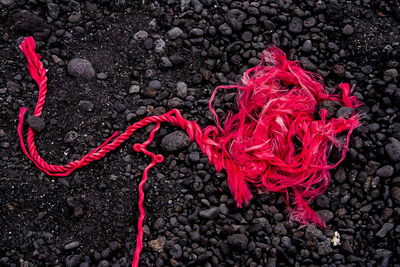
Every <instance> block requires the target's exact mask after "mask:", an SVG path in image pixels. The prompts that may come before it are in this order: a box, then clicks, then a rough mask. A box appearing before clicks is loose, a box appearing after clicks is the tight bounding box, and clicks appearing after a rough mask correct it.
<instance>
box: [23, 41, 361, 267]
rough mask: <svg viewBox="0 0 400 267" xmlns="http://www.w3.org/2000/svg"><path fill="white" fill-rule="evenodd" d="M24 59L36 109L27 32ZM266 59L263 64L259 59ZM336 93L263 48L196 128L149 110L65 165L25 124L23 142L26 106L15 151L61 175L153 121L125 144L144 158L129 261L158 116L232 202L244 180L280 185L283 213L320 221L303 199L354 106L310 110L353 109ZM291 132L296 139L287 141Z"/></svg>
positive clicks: (243, 190)
mask: <svg viewBox="0 0 400 267" xmlns="http://www.w3.org/2000/svg"><path fill="white" fill-rule="evenodd" d="M20 48H21V50H22V52H23V53H24V54H25V56H26V58H27V60H28V70H29V73H30V75H31V76H32V78H33V79H34V80H35V81H36V83H37V84H38V86H39V97H38V101H37V104H36V108H35V112H34V114H33V115H34V116H37V117H40V116H41V114H42V110H43V105H44V103H45V98H46V92H47V78H46V70H45V69H44V68H43V65H42V63H41V62H40V56H39V55H38V54H36V52H35V48H36V46H35V41H34V40H33V38H32V37H27V38H25V39H24V41H23V42H22V43H21V46H20ZM264 62H265V63H267V66H265V64H264ZM339 88H340V89H341V91H342V96H341V97H340V96H339V95H330V94H328V93H327V92H326V90H325V87H324V85H323V82H322V78H320V77H319V76H318V75H316V74H313V73H310V72H307V71H305V70H303V69H302V68H301V67H300V66H299V65H298V63H297V62H294V61H288V60H287V59H286V55H285V54H284V53H283V52H282V51H280V50H279V49H277V48H271V49H269V50H267V51H265V52H264V53H263V56H262V59H261V62H260V64H259V65H258V66H257V67H254V68H251V69H249V70H248V71H246V72H245V74H244V76H243V78H242V81H241V85H230V86H220V87H217V88H216V89H215V91H214V93H213V94H212V96H211V99H210V103H209V108H210V110H211V112H212V113H213V114H214V116H215V118H216V124H217V127H215V126H207V127H206V128H204V129H203V130H202V129H201V128H200V126H199V125H198V124H197V123H196V122H191V121H188V120H186V119H184V118H183V117H182V116H181V114H180V112H179V111H178V110H176V109H173V110H171V111H169V112H167V113H165V114H163V115H159V116H150V117H147V118H145V119H143V120H141V121H139V122H136V123H134V124H132V125H131V126H129V127H128V128H127V130H126V131H125V132H123V133H121V134H119V133H118V132H115V133H114V134H113V135H112V136H111V137H110V138H108V139H107V140H106V141H105V142H104V143H103V144H102V145H100V146H99V147H97V148H96V149H94V150H93V151H91V152H89V153H88V154H86V155H85V156H83V157H82V158H81V159H80V160H75V161H72V162H70V163H67V164H65V165H53V164H49V163H47V162H46V161H45V160H44V159H43V158H41V157H40V155H39V153H38V151H37V148H36V145H35V140H34V131H33V130H32V129H31V128H28V135H27V144H28V149H26V147H25V143H24V139H23V134H22V128H23V124H24V115H25V113H26V111H27V109H26V108H21V110H20V114H19V124H18V135H19V138H20V143H21V147H22V150H23V152H24V153H25V154H26V155H27V157H28V158H29V159H30V160H31V161H33V162H34V164H35V165H36V166H37V167H38V168H39V169H40V170H42V171H43V172H45V173H46V174H48V175H51V176H67V175H69V174H70V173H71V172H73V171H74V170H76V169H78V168H81V167H83V166H86V165H88V164H89V163H90V162H92V161H95V160H99V159H101V158H102V157H104V156H105V155H106V154H107V153H108V152H110V151H112V150H114V149H116V148H117V147H118V146H119V145H121V143H122V142H124V141H125V140H127V139H128V138H129V137H130V136H131V135H132V134H133V133H134V132H135V131H136V130H138V129H141V128H143V127H144V126H146V125H148V124H151V123H155V127H154V128H153V130H152V131H151V133H150V136H149V138H148V140H147V141H145V142H144V143H142V144H135V145H133V149H134V150H135V151H136V152H143V153H144V154H145V155H147V156H150V157H151V158H152V161H151V163H150V164H149V165H148V166H147V167H146V169H145V170H144V173H143V178H142V181H141V182H140V184H139V211H140V216H139V220H138V235H137V242H136V249H135V254H134V259H133V263H132V266H138V264H139V256H140V252H141V250H142V238H143V227H142V224H143V220H144V217H145V211H144V209H143V201H144V193H143V186H144V184H145V182H146V180H147V175H148V172H149V170H150V169H151V168H153V167H154V166H155V165H156V164H157V163H161V162H162V161H163V160H164V158H163V156H162V155H155V154H154V153H152V152H150V151H148V150H147V149H146V147H147V145H148V144H150V143H151V142H152V141H153V138H154V135H155V134H156V132H157V131H158V129H159V128H160V123H162V122H169V123H171V124H173V125H175V126H178V127H180V128H182V129H183V130H184V131H186V133H187V134H188V135H189V138H190V140H191V141H192V142H196V143H197V144H198V145H199V146H200V148H201V150H202V151H203V153H204V154H205V155H207V157H208V159H209V161H210V163H211V164H213V165H214V166H215V167H216V169H217V171H221V170H222V169H225V170H226V172H227V177H228V178H227V179H228V184H229V187H230V189H231V192H232V195H233V197H234V198H235V201H236V203H237V205H238V206H239V207H241V206H242V205H243V203H248V202H249V201H250V199H251V197H252V194H251V191H250V188H249V186H253V187H255V188H260V189H262V190H263V191H268V190H269V191H273V192H281V193H283V198H284V200H285V202H286V203H287V204H288V206H289V207H290V206H291V203H290V200H292V199H293V203H292V204H294V206H295V209H293V210H292V209H291V217H292V218H293V219H295V220H297V221H299V222H300V223H308V222H313V223H315V224H318V225H321V226H325V224H324V222H322V221H321V218H320V217H319V216H318V215H317V214H316V212H315V211H313V210H312V209H311V208H310V206H309V205H308V202H309V201H311V200H312V199H313V198H315V197H316V196H318V195H320V194H322V193H323V192H324V191H325V190H326V188H327V186H328V184H329V181H330V173H329V170H330V169H332V168H334V167H336V166H337V165H338V164H339V163H340V162H341V161H343V159H344V158H345V155H346V152H347V148H348V143H349V138H350V135H351V133H352V131H353V129H354V128H356V127H357V126H358V125H359V120H358V116H357V114H355V113H354V112H353V114H352V115H351V116H350V118H343V117H341V118H333V119H331V120H329V121H328V120H327V110H324V109H322V110H321V111H320V117H321V119H320V120H317V119H315V116H314V112H315V109H316V107H317V105H318V104H319V103H320V102H321V101H325V100H332V101H338V102H341V103H342V104H343V105H344V106H346V107H351V108H353V109H354V110H355V108H356V107H358V106H359V105H360V103H359V102H358V101H357V100H356V98H355V97H354V96H350V86H349V85H348V84H340V85H339ZM219 89H237V90H238V112H237V113H232V112H230V113H229V115H228V117H227V119H226V121H225V124H224V128H222V127H221V125H220V122H219V118H218V116H217V114H216V112H215V110H214V108H213V106H212V101H213V99H214V97H215V95H216V93H217V91H218V90H219ZM346 131H347V139H346V142H345V144H340V143H339V142H338V141H337V139H336V136H337V135H339V134H341V133H344V132H346ZM295 139H297V140H298V141H299V142H300V143H301V147H298V146H296V145H295ZM334 145H335V146H337V147H339V148H341V149H342V155H341V159H340V160H339V162H337V163H336V164H334V165H329V164H328V156H329V154H330V152H331V150H332V148H333V146H334Z"/></svg>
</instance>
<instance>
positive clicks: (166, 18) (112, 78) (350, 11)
mask: <svg viewBox="0 0 400 267" xmlns="http://www.w3.org/2000/svg"><path fill="white" fill-rule="evenodd" d="M293 2H294V3H293ZM57 10H58V12H57ZM232 10H239V11H236V12H239V13H241V14H242V16H243V17H245V19H244V20H243V21H238V20H237V19H233V18H232V17H231V16H230V15H229V14H232V12H233V11H232ZM239 17H240V16H239ZM294 17H296V19H293V18H294ZM295 22H296V23H297V22H300V23H301V25H300V26H299V25H294V23H295ZM224 23H227V24H224ZM399 23H400V5H399V3H398V2H397V1H369V0H362V1H339V2H333V1H332V2H329V1H322V0H319V1H314V0H307V1H270V0H262V1H254V2H242V1H232V0H191V1H190V0H189V1H186V0H160V1H149V0H147V1H144V4H143V3H142V1H131V2H130V1H124V0H115V1H109V0H102V1H98V2H89V1H82V2H77V1H65V0H53V1H46V0H31V1H25V0H2V1H0V25H1V27H0V38H1V39H0V159H1V160H0V192H1V194H0V203H1V215H0V225H1V230H0V240H1V241H0V265H1V266H3V265H4V266H17V265H20V266H55V265H57V266H64V265H65V266H93V265H94V266H120V265H121V266H126V265H130V264H131V261H132V255H133V250H134V248H135V243H136V234H137V228H136V227H137V226H136V224H137V218H138V215H139V214H138V208H137V199H138V194H137V187H138V184H139V182H140V179H141V177H142V172H143V170H144V168H145V167H146V165H147V164H148V163H149V162H150V159H149V158H148V157H144V156H143V155H142V154H138V153H136V152H134V151H133V150H132V145H133V144H134V143H136V142H138V141H144V140H145V139H147V136H148V133H149V130H150V128H146V129H143V130H140V131H139V132H137V133H136V134H134V136H133V137H132V138H131V139H129V141H127V142H126V143H124V144H123V145H122V146H121V147H120V148H118V149H117V150H116V151H114V152H112V153H110V154H109V155H107V156H106V157H105V158H104V159H103V160H100V161H98V162H93V163H92V164H90V165H88V166H86V167H84V168H82V169H79V170H77V171H75V172H74V173H73V174H71V175H70V176H68V177H65V178H56V177H50V176H47V175H44V174H43V173H42V172H41V171H39V170H38V169H37V168H36V167H35V166H34V164H32V163H31V162H30V161H29V160H28V158H27V157H26V156H25V155H24V154H23V152H22V150H21V148H20V144H19V141H18V135H17V132H16V128H17V124H18V120H17V119H18V112H19V108H20V107H23V106H26V107H28V108H29V110H30V113H32V111H33V109H34V107H35V105H36V100H37V99H36V98H37V93H38V88H37V86H36V84H35V83H34V81H33V80H32V79H31V78H30V77H29V74H28V71H27V68H26V60H25V58H24V55H23V54H22V52H21V51H19V49H18V45H19V44H20V43H21V41H22V37H25V36H29V35H33V36H34V37H35V40H36V41H37V45H38V49H37V51H38V52H39V53H40V54H41V55H42V61H43V63H44V66H45V68H46V69H47V70H48V79H49V80H48V89H49V91H48V95H47V98H46V104H45V107H44V112H43V116H42V118H43V120H44V122H45V129H44V130H43V131H42V132H41V133H37V134H36V143H37V147H38V150H39V153H40V155H41V156H42V157H43V158H44V159H46V160H47V161H48V162H50V163H53V164H65V163H67V162H69V161H71V160H74V159H77V158H80V157H81V156H82V155H84V154H86V153H87V152H89V151H91V150H92V149H93V148H94V147H96V146H98V145H99V144H101V143H102V142H103V141H104V140H105V139H106V138H107V137H109V136H110V135H111V134H112V133H113V132H114V131H116V130H118V131H124V130H125V129H126V128H127V127H128V126H129V125H131V124H132V123H134V122H136V121H139V120H140V119H142V118H144V117H146V116H149V115H157V114H161V113H163V112H165V111H168V110H170V109H171V108H175V107H176V108H178V109H179V110H180V111H181V112H182V114H184V116H185V117H186V118H188V119H189V120H197V121H198V122H199V124H200V125H201V126H203V127H204V126H206V125H210V124H213V120H212V117H211V116H210V112H209V111H208V99H209V98H210V95H211V93H212V91H213V89H214V88H215V87H216V86H217V85H221V84H228V83H235V82H237V81H238V78H239V77H240V75H241V73H242V72H243V70H245V69H248V68H249V67H251V66H253V65H254V64H257V63H258V59H259V56H260V52H261V51H262V50H263V49H264V48H265V47H266V46H267V45H268V44H271V43H272V44H275V45H277V46H278V47H279V48H281V49H282V50H284V51H285V52H286V53H287V55H288V57H289V58H291V59H298V60H300V61H301V62H302V63H303V65H304V67H305V68H307V69H309V70H312V71H315V72H318V73H319V74H321V75H322V76H323V77H324V79H325V82H326V84H328V85H332V86H333V85H335V84H338V83H339V82H348V83H350V84H354V85H355V90H354V92H353V93H354V95H356V96H357V97H358V98H359V99H360V100H361V101H363V103H364V105H363V106H362V107H360V108H359V111H358V112H359V113H361V114H362V117H363V121H362V123H363V125H362V126H361V127H359V128H358V129H357V130H356V131H355V133H354V134H353V135H352V140H351V142H350V150H349V153H348V154H347V157H346V160H345V161H344V162H343V163H342V164H341V165H340V166H339V167H338V168H337V169H335V170H333V171H332V172H331V174H332V182H331V184H330V186H329V188H328V190H327V192H326V193H325V194H324V195H322V196H320V197H319V198H318V199H317V200H316V201H315V202H314V203H313V204H312V207H313V208H314V209H315V210H318V211H319V212H320V213H321V214H322V216H323V218H324V219H326V220H327V228H325V229H322V228H321V229H320V228H315V227H314V226H312V225H308V226H305V227H302V226H300V225H299V224H298V223H295V222H291V221H289V218H288V212H289V211H288V209H287V208H286V205H285V204H284V203H283V201H282V199H281V198H280V196H279V195H275V194H258V195H256V196H255V198H254V200H252V202H251V203H250V205H249V206H247V207H244V208H242V209H238V208H236V206H235V203H234V200H233V198H232V196H231V194H230V191H229V189H228V187H227V184H226V181H225V180H226V177H225V173H216V171H215V169H214V168H213V167H212V166H210V164H209V163H208V160H207V158H206V157H205V156H204V155H202V154H201V151H200V150H199V148H198V147H197V146H196V145H194V144H192V145H185V146H184V147H183V149H176V150H174V149H172V150H173V151H166V150H169V149H166V148H165V147H163V146H162V144H161V143H162V142H161V141H162V139H163V138H164V136H166V135H167V134H170V133H172V132H174V131H176V130H178V129H176V128H174V127H171V126H169V125H162V129H161V130H160V131H159V133H158V134H157V136H156V138H155V141H154V142H153V144H152V145H151V148H150V150H151V151H155V152H158V153H162V154H163V155H164V156H165V158H166V159H165V161H164V162H163V163H162V164H158V165H157V166H156V167H155V168H154V169H153V170H152V171H151V172H150V175H149V179H148V182H147V185H146V187H145V189H146V200H145V209H146V212H147V214H146V220H145V235H144V249H143V252H142V255H141V266H277V265H278V266H291V265H295V266H303V265H313V266H400V257H399V254H400V243H399V240H400V225H399V222H400V207H399V204H400V176H399V173H400V156H399V155H400V116H399V105H400V83H399V80H400V78H399V74H398V72H399V71H400V37H399V36H400V24H399ZM221 25H224V26H222V27H220V26H221ZM175 27H178V28H180V32H179V31H178V33H179V34H178V35H179V36H173V35H174V33H173V32H170V30H171V29H173V28H175ZM299 27H300V30H299ZM228 28H231V32H229V29H228ZM140 31H145V33H143V32H140ZM141 36H143V38H141ZM175 37H176V38H175ZM310 45H311V46H310ZM73 58H84V59H86V60H88V61H90V62H91V64H92V66H93V68H94V71H95V73H96V75H95V77H90V78H88V79H85V78H78V77H75V76H73V75H71V74H70V73H69V72H68V67H67V66H68V63H69V62H70V61H71V60H72V59H73ZM104 74H106V75H104ZM157 81H158V82H159V83H158V82H157ZM178 82H184V83H186V84H187V92H185V91H184V90H183V91H180V90H177V84H178ZM132 85H137V86H138V88H139V91H138V92H137V91H135V90H133V89H131V92H130V88H131V86H132ZM230 93H231V92H225V93H220V94H219V95H218V99H217V100H216V103H217V108H218V110H217V112H218V113H219V114H221V115H222V116H224V114H226V113H227V112H228V111H229V110H230V109H232V108H234V104H233V103H234V95H232V94H230ZM176 98H178V99H176ZM82 101H86V102H82ZM25 130H26V128H25ZM71 131H74V132H76V133H77V138H76V139H74V140H67V139H68V138H67V137H71V136H73V134H71ZM176 138H178V137H176ZM199 155H200V157H199ZM201 211H203V212H201ZM204 211H207V212H204ZM336 232H337V233H338V234H339V236H340V244H333V242H332V239H334V236H335V233H336ZM156 239H158V241H159V243H160V245H159V246H158V247H157V246H155V245H154V242H150V241H151V240H156ZM73 242H78V243H73ZM71 243H72V244H77V246H76V247H75V248H72V249H69V246H68V245H70V244H71ZM73 247H74V246H73Z"/></svg>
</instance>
